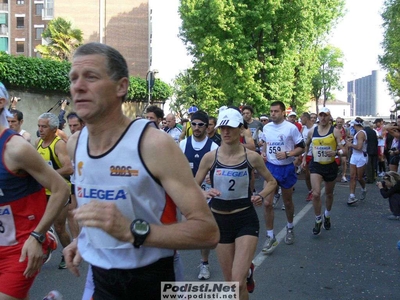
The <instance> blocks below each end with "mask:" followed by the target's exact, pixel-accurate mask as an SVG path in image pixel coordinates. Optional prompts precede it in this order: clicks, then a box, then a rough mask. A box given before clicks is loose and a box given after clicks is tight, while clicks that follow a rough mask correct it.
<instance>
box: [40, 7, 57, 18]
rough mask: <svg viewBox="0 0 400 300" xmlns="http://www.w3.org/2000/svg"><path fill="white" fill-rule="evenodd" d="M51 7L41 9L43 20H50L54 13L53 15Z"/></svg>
mask: <svg viewBox="0 0 400 300" xmlns="http://www.w3.org/2000/svg"><path fill="white" fill-rule="evenodd" d="M53 14H54V13H53V8H48V9H42V19H43V20H52V19H53V17H54V15H53Z"/></svg>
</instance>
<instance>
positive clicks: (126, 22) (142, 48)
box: [0, 0, 152, 78]
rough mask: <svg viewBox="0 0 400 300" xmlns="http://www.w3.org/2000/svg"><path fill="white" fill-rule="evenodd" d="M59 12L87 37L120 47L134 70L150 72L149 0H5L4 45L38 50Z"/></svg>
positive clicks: (15, 51) (1, 12)
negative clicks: (45, 33) (44, 31)
mask: <svg viewBox="0 0 400 300" xmlns="http://www.w3.org/2000/svg"><path fill="white" fill-rule="evenodd" d="M57 17H62V18H64V19H66V20H68V21H71V23H72V26H73V28H78V29H81V30H82V31H83V37H84V43H87V42H100V43H104V44H107V45H110V46H112V47H114V48H116V49H118V50H119V51H120V52H121V54H122V55H123V56H124V57H125V59H126V60H127V63H128V67H129V73H130V75H132V76H139V77H142V78H146V74H147V72H148V71H149V69H150V67H151V60H152V58H151V37H152V32H151V10H150V9H149V0H118V1H107V0H85V1H82V0H68V1H65V0H0V51H6V52H7V53H9V54H11V55H25V56H30V57H32V56H33V57H35V56H37V53H36V51H35V47H36V46H37V45H39V44H41V43H43V41H42V37H41V34H42V32H43V30H44V29H45V28H46V26H47V24H48V22H49V21H50V20H52V19H53V18H57Z"/></svg>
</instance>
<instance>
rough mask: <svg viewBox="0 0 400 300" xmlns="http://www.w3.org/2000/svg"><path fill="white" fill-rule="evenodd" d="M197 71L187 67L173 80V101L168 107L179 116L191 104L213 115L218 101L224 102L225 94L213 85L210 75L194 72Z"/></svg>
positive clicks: (184, 112) (183, 113) (185, 111)
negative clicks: (200, 74)
mask: <svg viewBox="0 0 400 300" xmlns="http://www.w3.org/2000/svg"><path fill="white" fill-rule="evenodd" d="M198 72H199V70H195V69H188V70H185V71H184V72H182V73H180V74H179V75H178V76H177V77H176V78H175V80H174V101H173V102H172V103H171V105H170V109H171V110H172V111H173V112H174V113H175V114H177V115H179V116H184V115H185V114H186V113H187V110H188V109H189V107H190V106H191V105H196V106H197V107H198V108H199V109H202V110H205V111H207V112H208V113H210V114H211V115H214V114H217V109H218V108H219V107H220V103H222V102H223V101H224V102H226V98H225V95H223V94H222V93H221V91H219V90H217V89H216V88H215V87H214V86H213V83H212V82H211V81H210V80H209V78H210V77H209V76H199V75H198V74H196V73H198ZM222 98H223V99H222ZM218 99H220V101H218Z"/></svg>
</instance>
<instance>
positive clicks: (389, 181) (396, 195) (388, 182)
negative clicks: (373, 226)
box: [376, 171, 400, 221]
mask: <svg viewBox="0 0 400 300" xmlns="http://www.w3.org/2000/svg"><path fill="white" fill-rule="evenodd" d="M376 185H377V187H378V188H379V190H380V192H381V195H382V197H383V198H385V199H387V198H389V208H390V211H391V212H392V214H391V215H390V216H388V219H389V220H397V221H399V220H400V175H399V174H398V173H396V172H394V171H390V172H387V173H386V174H385V175H384V176H383V180H382V181H379V182H378V183H377V184H376Z"/></svg>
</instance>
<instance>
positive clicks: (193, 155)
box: [185, 136, 213, 176]
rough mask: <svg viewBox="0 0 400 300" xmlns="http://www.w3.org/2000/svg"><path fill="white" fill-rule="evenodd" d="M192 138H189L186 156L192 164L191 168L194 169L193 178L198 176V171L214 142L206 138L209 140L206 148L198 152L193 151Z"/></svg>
mask: <svg viewBox="0 0 400 300" xmlns="http://www.w3.org/2000/svg"><path fill="white" fill-rule="evenodd" d="M192 137H193V136H189V137H188V138H187V141H186V147H185V156H186V158H187V159H188V161H189V163H190V167H191V169H192V173H193V176H196V173H197V170H198V169H199V166H200V161H201V159H202V158H203V156H204V155H205V154H206V153H207V152H210V150H211V145H212V143H213V141H212V140H211V139H209V138H208V137H206V138H207V142H206V144H205V145H204V147H203V148H202V149H200V150H198V151H197V150H195V149H193V146H192Z"/></svg>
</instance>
